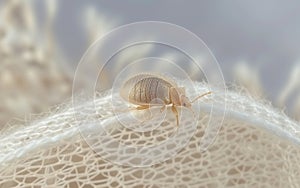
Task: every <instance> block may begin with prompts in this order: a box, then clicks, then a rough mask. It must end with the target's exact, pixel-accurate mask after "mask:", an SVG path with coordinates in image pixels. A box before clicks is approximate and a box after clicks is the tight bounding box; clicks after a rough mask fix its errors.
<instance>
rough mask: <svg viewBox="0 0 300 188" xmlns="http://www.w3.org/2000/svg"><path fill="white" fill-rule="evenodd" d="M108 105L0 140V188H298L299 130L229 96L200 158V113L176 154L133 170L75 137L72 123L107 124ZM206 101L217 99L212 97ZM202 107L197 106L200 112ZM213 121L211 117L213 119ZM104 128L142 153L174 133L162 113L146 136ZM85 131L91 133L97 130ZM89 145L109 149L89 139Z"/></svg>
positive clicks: (102, 100) (204, 116)
mask: <svg viewBox="0 0 300 188" xmlns="http://www.w3.org/2000/svg"><path fill="white" fill-rule="evenodd" d="M197 87H198V88H197V90H199V91H200V90H203V89H206V86H203V85H201V84H197ZM193 95H196V94H193ZM109 97H110V96H101V97H99V98H97V99H96V100H95V101H94V103H93V102H92V101H88V102H86V103H84V104H83V106H82V108H84V109H92V108H94V106H96V108H97V111H98V112H99V113H100V114H102V116H99V115H97V114H92V113H91V114H81V115H80V114H79V113H77V114H76V116H77V117H76V119H75V118H74V110H73V109H72V108H68V109H66V110H64V111H61V112H58V113H56V114H53V115H51V116H49V117H48V118H44V119H41V120H38V121H35V122H32V124H31V125H29V126H27V127H22V128H18V129H15V130H13V131H11V132H10V133H3V134H2V135H1V137H0V142H1V145H0V151H1V152H0V164H1V166H0V187H15V186H19V187H25V186H28V187H30V186H32V187H33V186H41V187H300V179H299V177H300V165H299V160H300V148H299V134H297V132H298V130H299V124H297V123H296V122H294V121H292V120H290V119H288V118H287V117H286V116H284V115H282V114H281V113H279V112H277V111H275V110H273V109H271V108H270V107H267V106H266V105H264V104H262V103H258V102H256V101H255V100H252V99H251V98H248V97H245V96H242V95H241V94H238V93H235V92H229V93H228V94H227V97H228V98H227V110H226V111H227V116H226V117H225V120H224V125H223V126H222V128H221V130H220V132H219V134H218V136H217V137H216V140H215V142H214V143H213V144H212V145H211V146H210V147H209V148H208V150H207V151H205V152H200V151H199V150H198V146H199V140H201V137H202V136H203V134H204V130H205V128H206V127H205V126H206V125H207V121H208V120H209V116H208V113H207V112H206V111H202V113H201V114H200V119H199V124H198V126H197V132H196V133H195V134H194V135H193V136H192V138H191V140H190V141H189V143H188V144H187V146H186V147H184V148H183V149H182V150H181V151H180V152H179V153H178V154H176V155H174V157H173V158H171V159H169V160H167V161H165V162H162V163H158V164H155V165H152V166H150V167H143V168H133V167H128V166H127V167H125V166H119V165H115V164H113V163H111V162H110V161H107V160H105V159H104V158H103V157H104V156H99V155H98V154H97V153H96V152H95V151H93V150H92V149H91V148H90V146H89V145H88V144H87V143H86V142H85V141H84V139H83V138H82V136H81V134H80V132H79V129H78V126H77V125H78V124H79V123H80V122H79V121H80V119H84V118H90V119H98V120H100V121H104V120H107V119H109V118H112V116H113V113H112V107H111V103H110V100H108V99H109ZM213 100H214V101H217V102H218V101H222V100H223V99H221V98H219V97H218V96H217V95H213ZM210 102H211V100H205V101H201V103H202V105H203V106H205V105H209V104H210ZM94 104H95V105H94ZM203 109H205V107H204V108H203ZM223 110H224V109H223ZM91 111H92V110H91ZM220 111H222V109H220ZM187 117H188V116H182V118H183V122H185V124H181V125H180V126H188V125H187V124H188V123H191V121H189V120H188V119H187ZM213 118H219V117H218V115H217V114H214V117H213ZM149 122H151V121H149ZM106 126H107V127H106V128H107V130H109V132H110V133H111V135H112V136H113V137H114V138H116V139H118V140H119V141H120V142H123V143H126V144H131V145H142V146H145V147H148V146H149V145H153V144H159V143H160V141H161V140H164V139H168V137H169V136H170V133H172V132H173V131H174V115H173V114H172V113H168V114H167V118H166V121H165V122H164V123H163V124H162V125H161V126H160V127H159V129H158V130H157V131H154V132H151V133H136V132H132V131H130V130H128V129H125V128H124V127H122V126H120V125H119V124H118V123H117V122H113V121H112V123H110V124H106ZM86 129H89V130H87V132H93V129H95V130H97V129H98V128H97V127H96V126H87V128H86ZM93 136H95V135H93ZM91 139H92V138H91ZM99 141H101V142H100V143H99ZM94 144H95V145H98V146H99V145H104V144H109V143H105V142H104V141H103V140H101V137H97V136H95V137H94ZM110 147H114V145H111V146H110ZM165 151H167V150H165ZM115 157H118V156H115ZM132 158H133V160H134V156H132Z"/></svg>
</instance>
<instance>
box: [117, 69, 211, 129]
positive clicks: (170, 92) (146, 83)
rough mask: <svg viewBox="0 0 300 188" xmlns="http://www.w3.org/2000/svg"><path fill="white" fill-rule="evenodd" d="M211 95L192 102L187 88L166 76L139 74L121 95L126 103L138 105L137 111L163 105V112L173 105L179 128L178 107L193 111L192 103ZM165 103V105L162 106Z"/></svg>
mask: <svg viewBox="0 0 300 188" xmlns="http://www.w3.org/2000/svg"><path fill="white" fill-rule="evenodd" d="M208 94H211V92H207V93H204V94H202V95H200V96H198V97H196V98H195V99H194V100H192V101H190V100H189V99H188V98H187V97H186V95H185V88H184V87H178V86H177V84H176V83H175V82H174V81H173V80H170V79H168V78H166V77H164V76H159V75H155V74H150V73H143V74H138V75H136V76H134V77H132V78H130V79H128V80H127V81H126V82H125V83H124V84H123V85H122V86H121V90H120V95H121V97H122V98H123V99H125V100H126V101H128V102H130V103H132V104H135V105H138V106H137V107H136V108H135V109H137V110H143V109H148V108H150V105H153V106H155V105H157V106H158V105H163V106H162V108H161V112H163V111H164V110H165V108H166V106H167V105H172V112H173V113H174V114H175V116H176V122H177V126H178V125H179V120H178V111H177V108H176V107H177V106H184V107H187V108H189V109H190V110H192V103H194V102H195V101H196V100H198V99H199V98H201V97H203V96H205V95H208ZM162 102H163V104H162Z"/></svg>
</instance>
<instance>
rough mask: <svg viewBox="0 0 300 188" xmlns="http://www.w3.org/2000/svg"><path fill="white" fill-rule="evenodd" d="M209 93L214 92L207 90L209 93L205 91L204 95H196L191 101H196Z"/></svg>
mask: <svg viewBox="0 0 300 188" xmlns="http://www.w3.org/2000/svg"><path fill="white" fill-rule="evenodd" d="M209 94H212V92H211V91H209V92H207V93H204V94H202V95H199V96H198V97H196V98H195V99H193V100H192V101H191V103H194V102H195V101H197V100H198V99H200V98H201V97H204V96H206V95H209Z"/></svg>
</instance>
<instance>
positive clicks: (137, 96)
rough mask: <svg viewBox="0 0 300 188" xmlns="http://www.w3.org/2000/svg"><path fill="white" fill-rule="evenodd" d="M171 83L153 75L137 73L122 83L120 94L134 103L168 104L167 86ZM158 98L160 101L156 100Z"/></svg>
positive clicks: (170, 85)
mask: <svg viewBox="0 0 300 188" xmlns="http://www.w3.org/2000/svg"><path fill="white" fill-rule="evenodd" d="M170 87H172V84H171V83H170V82H168V81H166V80H164V79H162V78H159V77H157V76H153V75H147V74H141V75H137V76H135V77H133V78H131V79H129V80H128V81H127V82H125V83H124V85H123V87H122V88H121V96H122V97H123V98H124V99H125V100H127V101H129V102H131V103H134V104H138V105H147V104H150V103H151V104H162V102H164V103H166V104H169V103H170V101H169V88H170ZM157 99H160V100H161V101H159V100H157Z"/></svg>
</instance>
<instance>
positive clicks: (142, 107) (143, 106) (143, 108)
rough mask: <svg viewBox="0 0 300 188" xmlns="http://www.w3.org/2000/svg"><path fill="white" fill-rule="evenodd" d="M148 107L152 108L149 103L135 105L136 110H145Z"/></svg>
mask: <svg viewBox="0 0 300 188" xmlns="http://www.w3.org/2000/svg"><path fill="white" fill-rule="evenodd" d="M148 108H150V106H149V105H140V106H137V107H135V110H145V109H148Z"/></svg>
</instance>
